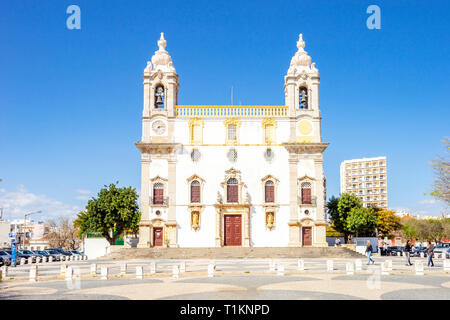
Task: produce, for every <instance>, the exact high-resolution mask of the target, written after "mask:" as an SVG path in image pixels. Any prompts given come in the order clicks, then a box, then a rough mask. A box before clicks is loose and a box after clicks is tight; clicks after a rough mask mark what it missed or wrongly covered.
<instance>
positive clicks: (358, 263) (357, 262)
mask: <svg viewBox="0 0 450 320" xmlns="http://www.w3.org/2000/svg"><path fill="white" fill-rule="evenodd" d="M361 270H362V260H361V259H356V260H355V271H361Z"/></svg>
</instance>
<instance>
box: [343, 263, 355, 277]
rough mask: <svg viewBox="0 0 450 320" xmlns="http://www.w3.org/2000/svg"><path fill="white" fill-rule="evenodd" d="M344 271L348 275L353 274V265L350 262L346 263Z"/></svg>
mask: <svg viewBox="0 0 450 320" xmlns="http://www.w3.org/2000/svg"><path fill="white" fill-rule="evenodd" d="M345 271H346V272H347V274H350V275H353V274H355V265H354V264H353V263H351V262H347V263H346V265H345Z"/></svg>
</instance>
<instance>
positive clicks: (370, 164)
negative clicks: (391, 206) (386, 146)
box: [341, 157, 388, 209]
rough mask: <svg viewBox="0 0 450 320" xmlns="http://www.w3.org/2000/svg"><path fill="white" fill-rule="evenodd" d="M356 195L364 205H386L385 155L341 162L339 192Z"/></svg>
mask: <svg viewBox="0 0 450 320" xmlns="http://www.w3.org/2000/svg"><path fill="white" fill-rule="evenodd" d="M344 192H346V193H353V194H355V195H357V196H358V197H359V198H360V199H361V201H362V203H363V205H364V207H380V208H386V209H387V207H388V189H387V170H386V157H375V158H362V159H353V160H345V161H344V162H342V163H341V193H344Z"/></svg>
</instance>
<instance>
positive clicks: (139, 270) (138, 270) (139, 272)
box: [136, 266, 144, 280]
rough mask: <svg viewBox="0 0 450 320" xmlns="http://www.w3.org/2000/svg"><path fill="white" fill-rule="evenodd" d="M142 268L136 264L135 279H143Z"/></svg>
mask: <svg viewBox="0 0 450 320" xmlns="http://www.w3.org/2000/svg"><path fill="white" fill-rule="evenodd" d="M142 269H143V268H142V266H138V267H136V279H140V280H142V279H143V273H144V272H143V270H142Z"/></svg>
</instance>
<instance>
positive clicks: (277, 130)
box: [136, 34, 328, 247]
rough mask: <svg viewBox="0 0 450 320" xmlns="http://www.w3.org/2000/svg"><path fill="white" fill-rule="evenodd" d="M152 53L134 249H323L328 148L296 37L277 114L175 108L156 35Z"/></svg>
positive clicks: (312, 75) (173, 83)
mask: <svg viewBox="0 0 450 320" xmlns="http://www.w3.org/2000/svg"><path fill="white" fill-rule="evenodd" d="M158 46H159V50H157V51H156V52H155V54H154V55H153V57H152V59H151V62H148V63H147V67H146V68H145V70H144V77H143V79H144V101H143V115H142V138H141V141H139V142H137V143H136V146H137V147H138V149H139V150H140V152H141V197H140V199H141V212H142V218H141V221H140V228H139V245H138V246H139V247H153V246H168V247H222V246H243V247H251V246H255V247H282V246H294V247H299V246H316V247H320V246H327V243H326V241H325V234H326V232H325V231H326V226H327V223H326V221H325V201H324V194H325V190H324V189H325V187H324V186H325V183H324V173H323V167H322V162H323V154H322V153H323V151H324V150H325V149H326V148H327V146H328V143H324V142H322V137H321V116H320V108H319V80H320V77H319V71H318V69H317V68H316V67H315V63H311V57H310V56H308V54H307V52H306V51H305V50H304V47H305V42H304V41H303V39H302V35H300V37H299V39H298V41H297V48H298V50H297V52H296V53H295V55H294V56H293V58H292V60H291V63H290V66H289V69H288V71H287V74H286V76H285V77H284V95H285V105H281V106H217V105H210V106H198V105H189V106H186V105H182V104H180V101H179V99H178V92H179V89H180V84H179V82H178V79H179V78H178V74H177V73H176V71H175V67H174V64H173V62H172V58H171V56H170V55H169V53H168V52H167V51H166V40H165V39H164V36H163V34H161V39H160V40H159V41H158ZM211 54H212V53H211ZM255 80H256V79H255ZM201 82H202V79H199V80H198V83H199V84H201ZM275 90H283V89H282V88H281V84H280V88H278V89H276V88H275ZM198 92H200V93H201V92H202V90H201V88H199V90H198Z"/></svg>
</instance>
